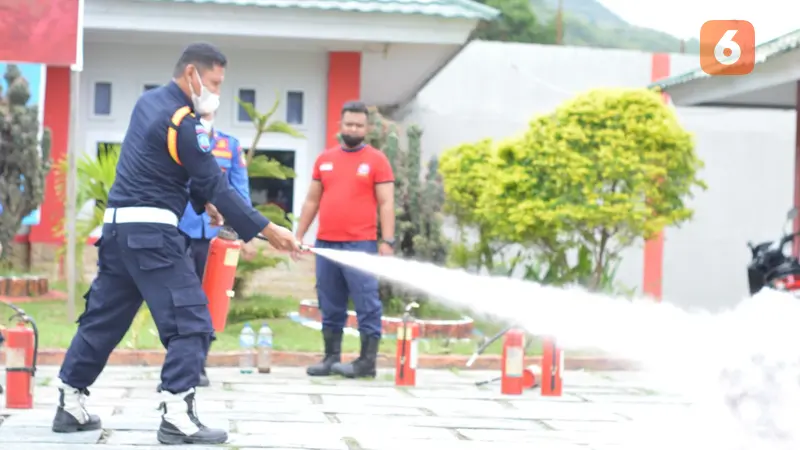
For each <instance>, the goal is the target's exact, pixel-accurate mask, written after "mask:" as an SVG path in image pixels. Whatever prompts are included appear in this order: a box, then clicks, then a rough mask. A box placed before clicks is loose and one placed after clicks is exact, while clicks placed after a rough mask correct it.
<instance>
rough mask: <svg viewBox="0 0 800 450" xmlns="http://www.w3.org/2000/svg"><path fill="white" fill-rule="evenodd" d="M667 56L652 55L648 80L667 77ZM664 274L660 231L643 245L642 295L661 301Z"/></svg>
mask: <svg viewBox="0 0 800 450" xmlns="http://www.w3.org/2000/svg"><path fill="white" fill-rule="evenodd" d="M669 66H670V64H669V54H667V53H654V54H653V60H652V65H651V69H650V80H651V81H658V80H660V79H662V78H667V77H669V72H670V67H669ZM663 96H664V101H665V102H668V101H669V96H667V94H663ZM663 273H664V231H663V230H662V231H660V232H659V233H658V235H657V236H655V237H654V238H653V239H650V240H648V241H647V242H645V243H644V283H643V284H642V287H643V288H642V291H643V292H644V295H646V296H649V297H652V298H655V299H656V300H659V301H660V300H661V295H662V280H663V276H664V275H663Z"/></svg>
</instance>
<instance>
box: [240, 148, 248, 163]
mask: <svg viewBox="0 0 800 450" xmlns="http://www.w3.org/2000/svg"><path fill="white" fill-rule="evenodd" d="M239 164H241V165H242V167H247V157H245V156H244V152H242V151H240V152H239Z"/></svg>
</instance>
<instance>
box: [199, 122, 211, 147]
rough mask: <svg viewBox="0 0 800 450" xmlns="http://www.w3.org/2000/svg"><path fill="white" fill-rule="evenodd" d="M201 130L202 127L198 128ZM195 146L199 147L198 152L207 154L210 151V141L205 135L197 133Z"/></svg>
mask: <svg viewBox="0 0 800 450" xmlns="http://www.w3.org/2000/svg"><path fill="white" fill-rule="evenodd" d="M200 128H202V127H200ZM197 145H198V146H199V147H200V151H202V152H203V153H208V152H210V151H211V140H210V139H209V138H208V134H206V133H202V134H200V133H198V134H197Z"/></svg>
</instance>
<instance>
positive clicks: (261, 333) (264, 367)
mask: <svg viewBox="0 0 800 450" xmlns="http://www.w3.org/2000/svg"><path fill="white" fill-rule="evenodd" d="M271 366H272V329H271V328H270V327H269V325H267V322H264V323H262V324H261V328H260V329H259V330H258V373H270V372H271V371H272V367H271Z"/></svg>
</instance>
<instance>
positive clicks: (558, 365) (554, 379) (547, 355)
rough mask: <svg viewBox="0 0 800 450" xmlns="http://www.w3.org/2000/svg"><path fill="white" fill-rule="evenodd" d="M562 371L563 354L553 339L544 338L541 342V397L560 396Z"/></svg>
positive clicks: (550, 337)
mask: <svg viewBox="0 0 800 450" xmlns="http://www.w3.org/2000/svg"><path fill="white" fill-rule="evenodd" d="M563 370H564V352H562V351H561V349H560V348H558V344H557V343H556V339H555V338H554V337H552V336H546V337H545V338H544V342H542V396H545V397H560V396H561V389H562V381H563V380H562V371H563Z"/></svg>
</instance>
